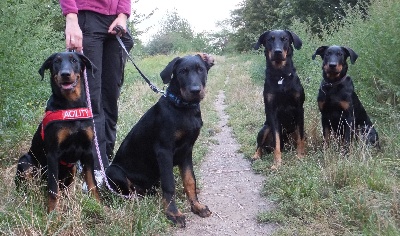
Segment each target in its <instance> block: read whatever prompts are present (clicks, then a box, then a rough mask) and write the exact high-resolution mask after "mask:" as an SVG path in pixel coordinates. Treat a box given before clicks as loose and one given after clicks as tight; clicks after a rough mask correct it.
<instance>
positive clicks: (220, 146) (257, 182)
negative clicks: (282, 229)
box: [175, 91, 275, 236]
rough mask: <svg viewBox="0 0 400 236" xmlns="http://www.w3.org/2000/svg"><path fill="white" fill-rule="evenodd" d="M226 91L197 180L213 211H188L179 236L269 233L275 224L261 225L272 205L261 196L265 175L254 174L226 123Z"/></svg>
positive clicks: (221, 96)
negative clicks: (260, 217)
mask: <svg viewBox="0 0 400 236" xmlns="http://www.w3.org/2000/svg"><path fill="white" fill-rule="evenodd" d="M224 100H225V94H224V92H223V91H219V95H218V97H217V99H216V101H215V107H216V110H217V112H218V115H219V118H220V121H219V124H218V127H220V128H221V131H220V132H218V133H217V134H216V135H215V136H214V139H215V140H216V144H214V145H212V146H211V147H210V150H209V152H208V154H207V155H206V157H205V159H204V161H203V163H202V165H201V167H200V174H199V175H198V177H197V179H199V181H200V182H201V183H202V188H201V193H200V194H199V200H200V202H202V203H204V204H206V205H207V206H208V207H209V208H210V210H211V211H212V212H213V214H212V215H211V216H210V217H208V218H200V217H198V216H197V215H194V214H191V213H189V214H187V215H186V217H187V219H186V228H185V229H178V230H177V232H176V234H175V235H177V236H179V235H185V236H187V235H247V236H249V235H270V234H271V233H272V232H273V230H274V228H275V226H274V225H266V224H258V223H257V221H256V216H257V214H258V212H260V211H265V210H268V209H271V207H272V204H271V203H268V202H266V200H265V199H263V198H262V197H261V195H260V190H261V188H262V182H263V179H264V177H263V176H261V175H257V174H255V173H254V172H253V171H252V169H251V166H250V163H249V161H248V160H246V159H245V158H244V157H243V155H242V154H240V153H238V152H237V151H238V150H239V144H238V143H237V141H236V140H235V139H234V138H233V136H232V130H231V128H230V127H229V126H228V125H227V122H228V119H229V116H228V115H227V114H226V113H225V111H224V109H225V107H226V106H225V104H224Z"/></svg>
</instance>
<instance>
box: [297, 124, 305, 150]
mask: <svg viewBox="0 0 400 236" xmlns="http://www.w3.org/2000/svg"><path fill="white" fill-rule="evenodd" d="M295 135H296V146H297V147H296V148H297V157H298V158H303V157H304V155H305V153H306V152H305V138H304V137H303V138H301V136H300V128H299V127H297V128H296V131H295Z"/></svg>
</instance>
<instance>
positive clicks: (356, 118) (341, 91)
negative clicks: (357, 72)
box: [312, 46, 379, 148]
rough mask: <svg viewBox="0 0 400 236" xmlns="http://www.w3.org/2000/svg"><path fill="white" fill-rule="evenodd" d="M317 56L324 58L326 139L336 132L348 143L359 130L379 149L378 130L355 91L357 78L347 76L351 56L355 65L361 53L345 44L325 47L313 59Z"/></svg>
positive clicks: (322, 88) (322, 100) (322, 103)
mask: <svg viewBox="0 0 400 236" xmlns="http://www.w3.org/2000/svg"><path fill="white" fill-rule="evenodd" d="M316 55H319V56H321V58H322V60H323V63H322V77H323V79H322V82H321V86H320V88H319V91H318V107H319V110H320V112H321V121H322V132H323V136H324V139H325V141H328V140H329V137H330V136H331V132H332V131H333V132H334V133H336V134H337V135H338V136H339V137H340V138H341V140H342V141H344V143H345V146H348V144H349V142H350V139H351V137H352V136H353V134H354V133H355V130H358V131H359V132H360V134H361V135H364V136H365V138H366V142H367V144H371V145H374V146H377V147H378V148H379V138H378V133H377V132H376V130H375V128H374V127H373V125H372V122H371V120H370V119H369V117H368V115H367V112H366V111H365V109H364V107H363V105H362V104H361V101H360V99H359V98H358V96H357V94H356V92H355V91H354V85H353V81H352V80H351V78H350V76H349V75H347V69H348V65H347V58H349V57H350V62H351V64H354V63H355V62H356V60H357V57H358V55H357V54H356V53H355V52H354V51H353V50H352V49H351V48H348V47H341V46H321V47H319V48H318V49H317V50H316V51H315V53H314V55H313V56H312V59H313V60H314V59H315V57H316Z"/></svg>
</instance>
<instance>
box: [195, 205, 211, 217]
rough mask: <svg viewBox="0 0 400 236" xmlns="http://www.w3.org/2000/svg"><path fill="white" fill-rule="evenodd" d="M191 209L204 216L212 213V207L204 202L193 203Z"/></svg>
mask: <svg viewBox="0 0 400 236" xmlns="http://www.w3.org/2000/svg"><path fill="white" fill-rule="evenodd" d="M191 210H192V212H193V213H195V214H197V215H199V216H200V217H203V218H205V217H209V216H210V215H211V214H212V212H211V211H210V209H208V206H206V205H203V204H196V205H193V206H192V209H191Z"/></svg>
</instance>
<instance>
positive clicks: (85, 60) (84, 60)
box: [76, 53, 97, 78]
mask: <svg viewBox="0 0 400 236" xmlns="http://www.w3.org/2000/svg"><path fill="white" fill-rule="evenodd" d="M76 54H78V57H79V59H81V62H82V65H81V66H82V68H84V67H86V71H88V70H90V71H91V72H92V76H93V78H94V73H95V72H96V71H97V67H96V66H95V65H94V64H93V63H92V62H91V61H90V60H89V58H87V57H86V56H85V55H83V54H81V53H76Z"/></svg>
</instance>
